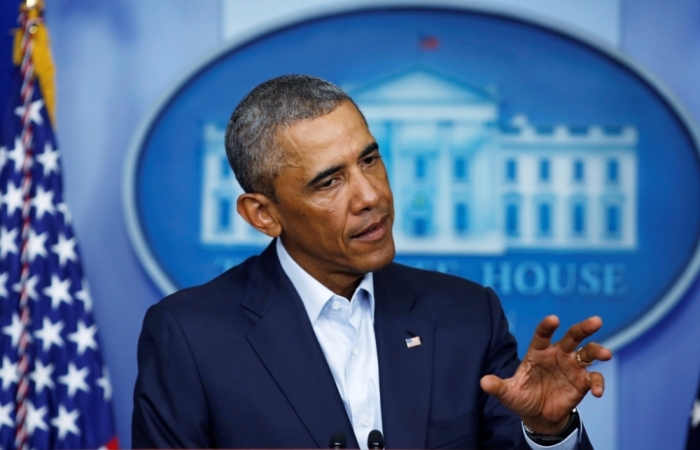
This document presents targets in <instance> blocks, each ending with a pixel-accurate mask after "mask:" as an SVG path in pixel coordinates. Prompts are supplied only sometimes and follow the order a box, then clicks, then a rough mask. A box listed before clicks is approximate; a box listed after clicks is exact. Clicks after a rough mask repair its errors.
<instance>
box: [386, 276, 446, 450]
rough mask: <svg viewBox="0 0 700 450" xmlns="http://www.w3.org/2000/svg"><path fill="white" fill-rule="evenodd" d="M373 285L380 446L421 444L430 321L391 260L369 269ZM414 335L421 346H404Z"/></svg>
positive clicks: (424, 429)
mask: <svg viewBox="0 0 700 450" xmlns="http://www.w3.org/2000/svg"><path fill="white" fill-rule="evenodd" d="M374 286H375V292H376V310H375V320H374V328H375V336H376V339H377V356H378V358H379V383H380V392H381V404H382V423H383V428H384V439H385V444H386V446H387V447H393V448H425V445H426V441H427V433H428V413H429V408H430V394H431V384H432V373H433V351H434V348H433V345H434V341H435V340H434V335H435V325H434V324H433V322H432V321H431V320H430V319H429V318H427V317H426V316H425V311H421V310H420V309H419V308H418V306H419V301H420V298H419V296H418V294H417V293H416V292H415V291H414V290H413V289H411V288H410V287H409V285H408V283H406V280H405V279H403V277H402V276H401V275H400V273H399V270H398V266H396V265H395V264H391V265H389V266H388V267H386V268H384V269H382V270H380V271H378V272H376V273H375V276H374ZM416 336H418V337H420V339H421V345H420V346H417V347H411V348H409V347H408V346H407V345H406V339H407V338H411V337H416Z"/></svg>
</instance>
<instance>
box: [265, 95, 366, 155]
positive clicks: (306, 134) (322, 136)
mask: <svg viewBox="0 0 700 450" xmlns="http://www.w3.org/2000/svg"><path fill="white" fill-rule="evenodd" d="M277 142H278V145H280V147H281V148H282V150H283V151H284V154H285V159H286V160H287V161H288V163H289V164H291V165H294V166H298V165H299V164H300V163H304V165H307V166H309V167H310V168H311V167H317V166H320V165H324V164H326V163H328V162H332V161H336V160H339V159H344V158H345V157H348V156H352V155H353V154H356V153H359V152H361V151H362V150H364V149H365V148H366V146H367V145H368V144H370V143H372V142H374V138H373V137H372V135H371V134H370V132H369V129H368V128H367V124H366V123H365V121H364V119H363V118H362V115H361V114H360V112H359V111H358V110H357V108H356V107H355V105H353V104H352V103H351V102H343V103H341V104H340V105H338V106H337V107H336V108H335V109H334V110H333V111H331V112H330V113H328V114H325V115H323V116H320V117H316V118H315V119H311V120H304V121H301V122H297V123H295V124H293V125H290V126H287V127H285V128H284V129H282V130H280V131H279V132H278V135H277Z"/></svg>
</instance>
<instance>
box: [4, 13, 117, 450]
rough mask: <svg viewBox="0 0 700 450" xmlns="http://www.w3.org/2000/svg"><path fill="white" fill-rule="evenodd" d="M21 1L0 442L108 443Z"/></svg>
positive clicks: (10, 134)
mask: <svg viewBox="0 0 700 450" xmlns="http://www.w3.org/2000/svg"><path fill="white" fill-rule="evenodd" d="M28 3H34V4H35V5H34V6H32V7H30V6H26V5H24V6H22V8H21V12H20V18H19V22H20V28H19V29H18V32H17V35H16V45H15V64H16V65H15V66H14V69H13V70H14V73H13V74H12V79H13V81H12V86H11V92H10V96H9V100H8V104H7V105H3V106H4V107H5V109H6V112H5V114H4V115H3V117H2V123H1V124H0V126H1V128H0V189H1V194H2V197H1V199H2V203H1V204H0V349H1V350H0V351H1V353H0V447H2V448H3V449H11V448H18V449H30V448H32V449H46V448H100V447H103V448H105V447H106V448H116V447H117V446H118V443H117V440H116V433H115V429H114V419H113V413H112V407H111V397H112V388H111V384H110V379H109V371H108V370H107V367H106V366H105V364H104V360H103V358H102V356H101V354H100V340H99V335H98V332H97V325H96V324H95V320H94V318H93V315H92V300H91V297H90V290H89V288H88V284H87V281H86V280H85V277H84V274H83V269H82V267H81V264H80V251H79V249H78V246H77V244H76V239H75V235H74V233H73V229H72V226H71V216H70V213H69V210H68V207H67V206H66V203H65V202H64V198H63V192H62V180H61V163H60V156H59V152H58V145H57V143H56V137H55V135H54V130H53V126H52V117H51V116H52V113H51V110H52V108H51V106H52V103H53V90H52V89H53V76H52V75H53V66H52V63H51V62H50V53H49V50H48V34H47V32H46V29H45V27H44V24H43V21H42V16H41V9H42V6H43V5H42V2H41V1H36V0H35V1H34V2H28ZM41 58H43V60H41ZM49 66H50V67H49ZM47 67H48V68H49V69H50V70H47ZM49 78H50V79H49ZM42 91H45V92H47V95H42Z"/></svg>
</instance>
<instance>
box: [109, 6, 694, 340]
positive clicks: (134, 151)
mask: <svg viewBox="0 0 700 450" xmlns="http://www.w3.org/2000/svg"><path fill="white" fill-rule="evenodd" d="M406 7H429V8H435V9H454V10H462V11H467V12H475V13H483V14H489V15H494V16H499V17H503V18H507V19H514V20H518V21H522V22H525V23H530V24H533V25H535V26H538V27H541V28H544V29H548V30H550V31H553V32H556V33H559V34H562V35H564V36H567V37H571V38H573V39H575V40H577V41H579V42H581V43H583V44H586V45H589V46H590V47H592V48H593V49H595V50H597V51H599V52H600V53H602V54H604V55H607V56H610V57H611V58H613V59H614V60H616V61H617V62H618V63H620V64H621V65H622V66H624V67H626V68H627V69H629V70H630V71H632V72H633V73H635V74H637V75H638V76H639V77H640V78H641V79H642V80H643V81H644V82H646V83H647V84H648V85H649V86H651V87H652V88H653V89H654V90H655V91H656V92H657V93H658V94H659V95H660V96H661V97H662V98H663V99H664V101H665V102H666V103H667V104H668V105H669V106H671V108H672V109H673V111H674V112H675V113H676V115H677V116H678V119H679V120H680V121H681V123H682V124H683V126H684V127H685V129H686V130H687V131H688V132H689V134H690V137H691V139H692V141H693V144H694V145H695V149H696V151H698V153H699V156H700V134H699V133H698V129H697V127H696V126H695V125H694V123H693V120H692V118H691V116H690V114H689V113H688V111H687V110H686V108H685V107H684V106H683V105H682V104H681V102H680V100H679V99H678V98H676V96H675V95H674V94H673V93H672V92H671V91H670V90H669V89H668V88H666V86H664V84H663V83H662V82H661V81H660V80H659V79H658V78H656V77H655V76H654V75H652V74H651V73H649V72H648V71H647V70H645V69H644V68H642V67H640V66H639V65H638V64H637V63H635V62H633V61H632V60H631V59H630V58H628V57H627V56H625V55H624V54H623V53H622V52H620V51H619V50H618V49H616V48H614V47H612V46H611V45H610V44H608V43H607V42H604V41H603V40H602V39H600V38H598V37H594V36H592V35H590V34H588V33H583V32H581V31H579V30H572V29H571V27H570V26H567V25H563V24H562V23H561V22H560V21H554V20H549V19H542V18H541V17H536V16H534V17H533V16H532V15H531V14H529V13H524V12H521V11H514V10H513V9H512V8H510V7H509V8H508V9H505V8H504V7H493V6H487V5H484V4H483V3H468V4H465V3H464V2H460V3H456V2H454V1H437V0H436V1H425V0H420V1H410V0H407V1H402V2H397V1H381V0H378V1H375V2H373V3H372V5H347V4H345V5H334V6H326V7H315V8H311V10H310V11H308V12H301V13H299V14H290V15H288V16H286V17H285V18H284V19H283V20H276V21H274V20H273V21H270V22H268V23H266V24H265V25H264V26H261V27H259V28H257V29H254V30H251V31H248V32H246V33H241V34H240V35H238V36H236V37H234V38H232V39H230V40H228V41H227V42H226V43H225V44H223V45H222V46H221V47H220V48H219V49H217V50H215V51H214V52H212V53H211V54H210V55H208V56H206V57H205V58H203V59H202V60H200V61H199V62H198V63H197V64H195V65H194V67H193V68H192V69H191V70H189V71H187V72H186V73H185V75H184V76H182V77H181V78H180V79H179V80H178V81H177V82H176V83H174V85H173V86H172V87H171V88H170V89H169V90H168V91H167V92H166V94H165V95H164V96H163V97H162V98H161V100H160V101H158V102H157V103H156V104H155V106H154V107H153V108H152V109H151V111H150V112H149V114H148V115H147V116H146V119H145V120H143V121H142V122H141V123H140V125H139V127H138V129H137V131H136V133H135V134H134V137H133V139H132V141H131V144H130V145H129V149H128V151H127V155H126V164H125V166H124V174H123V181H122V183H123V184H122V208H123V213H124V221H125V223H126V228H127V232H128V235H129V238H130V240H131V244H132V246H133V248H134V250H135V251H136V255H137V257H138V259H139V261H140V262H141V264H142V265H143V268H144V269H145V270H146V273H147V274H148V275H149V276H150V277H151V279H152V280H153V282H154V283H155V284H156V286H157V287H158V288H159V289H160V290H161V291H162V292H163V294H164V295H168V294H171V293H173V292H175V291H176V290H177V287H176V286H175V283H173V281H172V280H171V279H170V278H169V277H168V275H167V274H166V273H165V272H164V271H163V269H162V268H161V267H160V265H159V264H158V262H157V261H156V259H155V257H154V256H153V253H151V249H150V247H149V246H148V243H147V242H146V238H145V236H144V233H143V230H142V228H141V223H140V221H139V217H138V211H137V199H136V189H135V188H136V176H137V171H138V167H139V159H140V156H141V155H140V152H141V147H142V145H143V143H144V140H145V139H146V137H147V136H148V131H149V130H150V128H151V126H152V125H153V123H154V122H155V120H156V119H157V118H158V116H159V115H160V113H161V111H162V110H163V108H164V107H165V106H167V104H168V103H169V102H170V100H171V99H172V98H173V96H174V95H176V94H177V93H178V92H179V91H180V90H181V89H182V87H183V86H184V85H185V84H186V83H187V82H188V81H189V80H191V79H192V78H193V77H194V76H195V75H196V74H198V73H199V72H201V71H202V70H205V69H207V68H208V67H209V66H210V64H211V63H213V62H214V61H216V60H217V59H219V58H221V57H222V56H224V55H225V54H227V53H229V52H231V51H232V50H234V49H235V48H237V47H239V46H242V45H243V44H245V43H247V42H248V41H251V40H253V39H255V38H258V37H260V36H262V35H263V34H266V33H270V32H273V31H275V30H277V29H280V28H282V27H286V26H292V25H296V24H301V23H302V22H305V21H308V20H312V19H319V18H323V17H326V16H330V15H334V14H341V13H348V12H359V11H372V10H377V9H394V8H396V9H400V8H406ZM699 269H700V240H698V242H697V243H696V247H695V251H694V253H693V256H692V257H691V258H690V261H689V262H688V265H687V266H686V267H685V269H684V270H683V272H682V274H681V275H680V276H679V277H677V278H676V280H675V282H674V284H673V286H672V287H671V288H670V289H669V290H668V291H667V292H666V294H665V295H664V296H663V297H662V298H661V300H659V301H658V302H657V303H656V304H655V305H654V306H653V307H652V308H651V309H650V310H649V311H647V312H646V313H645V314H644V315H643V316H642V317H640V318H639V319H638V320H636V321H635V322H634V323H632V324H630V325H628V326H627V327H625V328H624V329H623V330H622V331H620V332H619V333H617V334H615V335H613V336H612V337H610V338H609V339H607V340H606V341H604V342H603V343H602V344H603V345H604V346H606V347H608V348H610V349H611V350H613V351H614V350H617V349H619V348H621V347H623V346H624V345H626V344H628V343H629V342H631V341H633V340H634V339H636V338H637V337H638V336H640V335H641V334H643V333H644V332H645V331H647V330H648V329H649V328H651V327H652V326H654V325H655V324H656V323H657V322H658V321H659V320H660V319H661V318H662V317H664V316H665V315H666V313H668V312H669V311H670V310H671V308H673V306H674V305H675V304H676V303H678V301H679V300H680V299H681V298H683V295H684V294H685V293H686V292H687V290H688V288H689V287H690V285H691V284H692V283H693V281H694V280H695V277H696V275H697V274H698V270H699Z"/></svg>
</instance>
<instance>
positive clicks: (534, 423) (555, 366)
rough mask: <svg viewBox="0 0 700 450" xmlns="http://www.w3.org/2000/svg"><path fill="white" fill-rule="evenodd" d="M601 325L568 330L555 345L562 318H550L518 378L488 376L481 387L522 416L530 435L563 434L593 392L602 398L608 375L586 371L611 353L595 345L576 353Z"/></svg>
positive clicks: (593, 320)
mask: <svg viewBox="0 0 700 450" xmlns="http://www.w3.org/2000/svg"><path fill="white" fill-rule="evenodd" d="M602 326H603V322H602V320H601V319H600V317H590V318H588V319H586V320H584V321H583V322H580V323H577V324H576V325H574V326H572V327H571V328H569V331H567V332H566V335H564V337H563V338H562V339H561V340H560V341H559V342H557V343H555V344H552V342H551V341H552V335H553V334H554V332H555V331H556V329H557V328H558V327H559V319H558V318H557V317H556V316H547V317H545V318H544V319H543V320H542V322H540V324H539V325H538V326H537V329H536V330H535V335H534V337H533V338H532V342H531V343H530V347H529V348H528V350H527V354H526V355H525V357H524V358H523V361H522V362H521V363H520V366H519V367H518V369H517V370H516V371H515V374H514V375H513V377H512V378H508V379H501V378H499V377H497V376H495V375H486V376H484V377H483V378H482V379H481V388H482V389H483V390H484V391H486V392H487V393H488V394H491V395H493V396H494V397H496V398H497V399H498V400H500V401H501V403H503V404H504V405H505V406H506V407H508V408H509V409H511V410H512V411H514V412H515V413H516V414H518V415H519V416H520V418H521V419H522V421H523V423H524V424H525V425H526V426H527V427H528V428H530V429H531V430H533V431H535V432H537V433H543V434H553V433H556V432H558V431H560V430H561V429H562V428H564V426H566V423H567V421H568V419H569V414H570V413H571V410H572V409H573V408H574V407H575V406H576V405H578V404H579V402H581V400H582V399H583V397H584V396H585V395H586V393H587V392H588V391H589V390H590V391H591V392H592V393H593V395H594V396H596V397H601V396H602V395H603V390H604V389H605V380H604V379H603V376H602V375H601V374H600V373H599V372H589V371H588V370H586V367H587V366H589V365H590V363H592V362H593V361H595V360H599V361H607V360H609V359H610V358H612V352H611V351H610V350H608V349H607V348H604V347H602V346H601V345H599V344H596V343H594V342H590V343H588V344H586V345H585V346H583V348H581V349H580V350H578V352H577V351H576V348H577V347H578V346H579V345H580V344H581V342H582V341H583V340H584V339H586V338H587V337H589V336H591V335H592V334H593V333H595V332H596V331H598V330H599V329H600V327H602Z"/></svg>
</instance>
